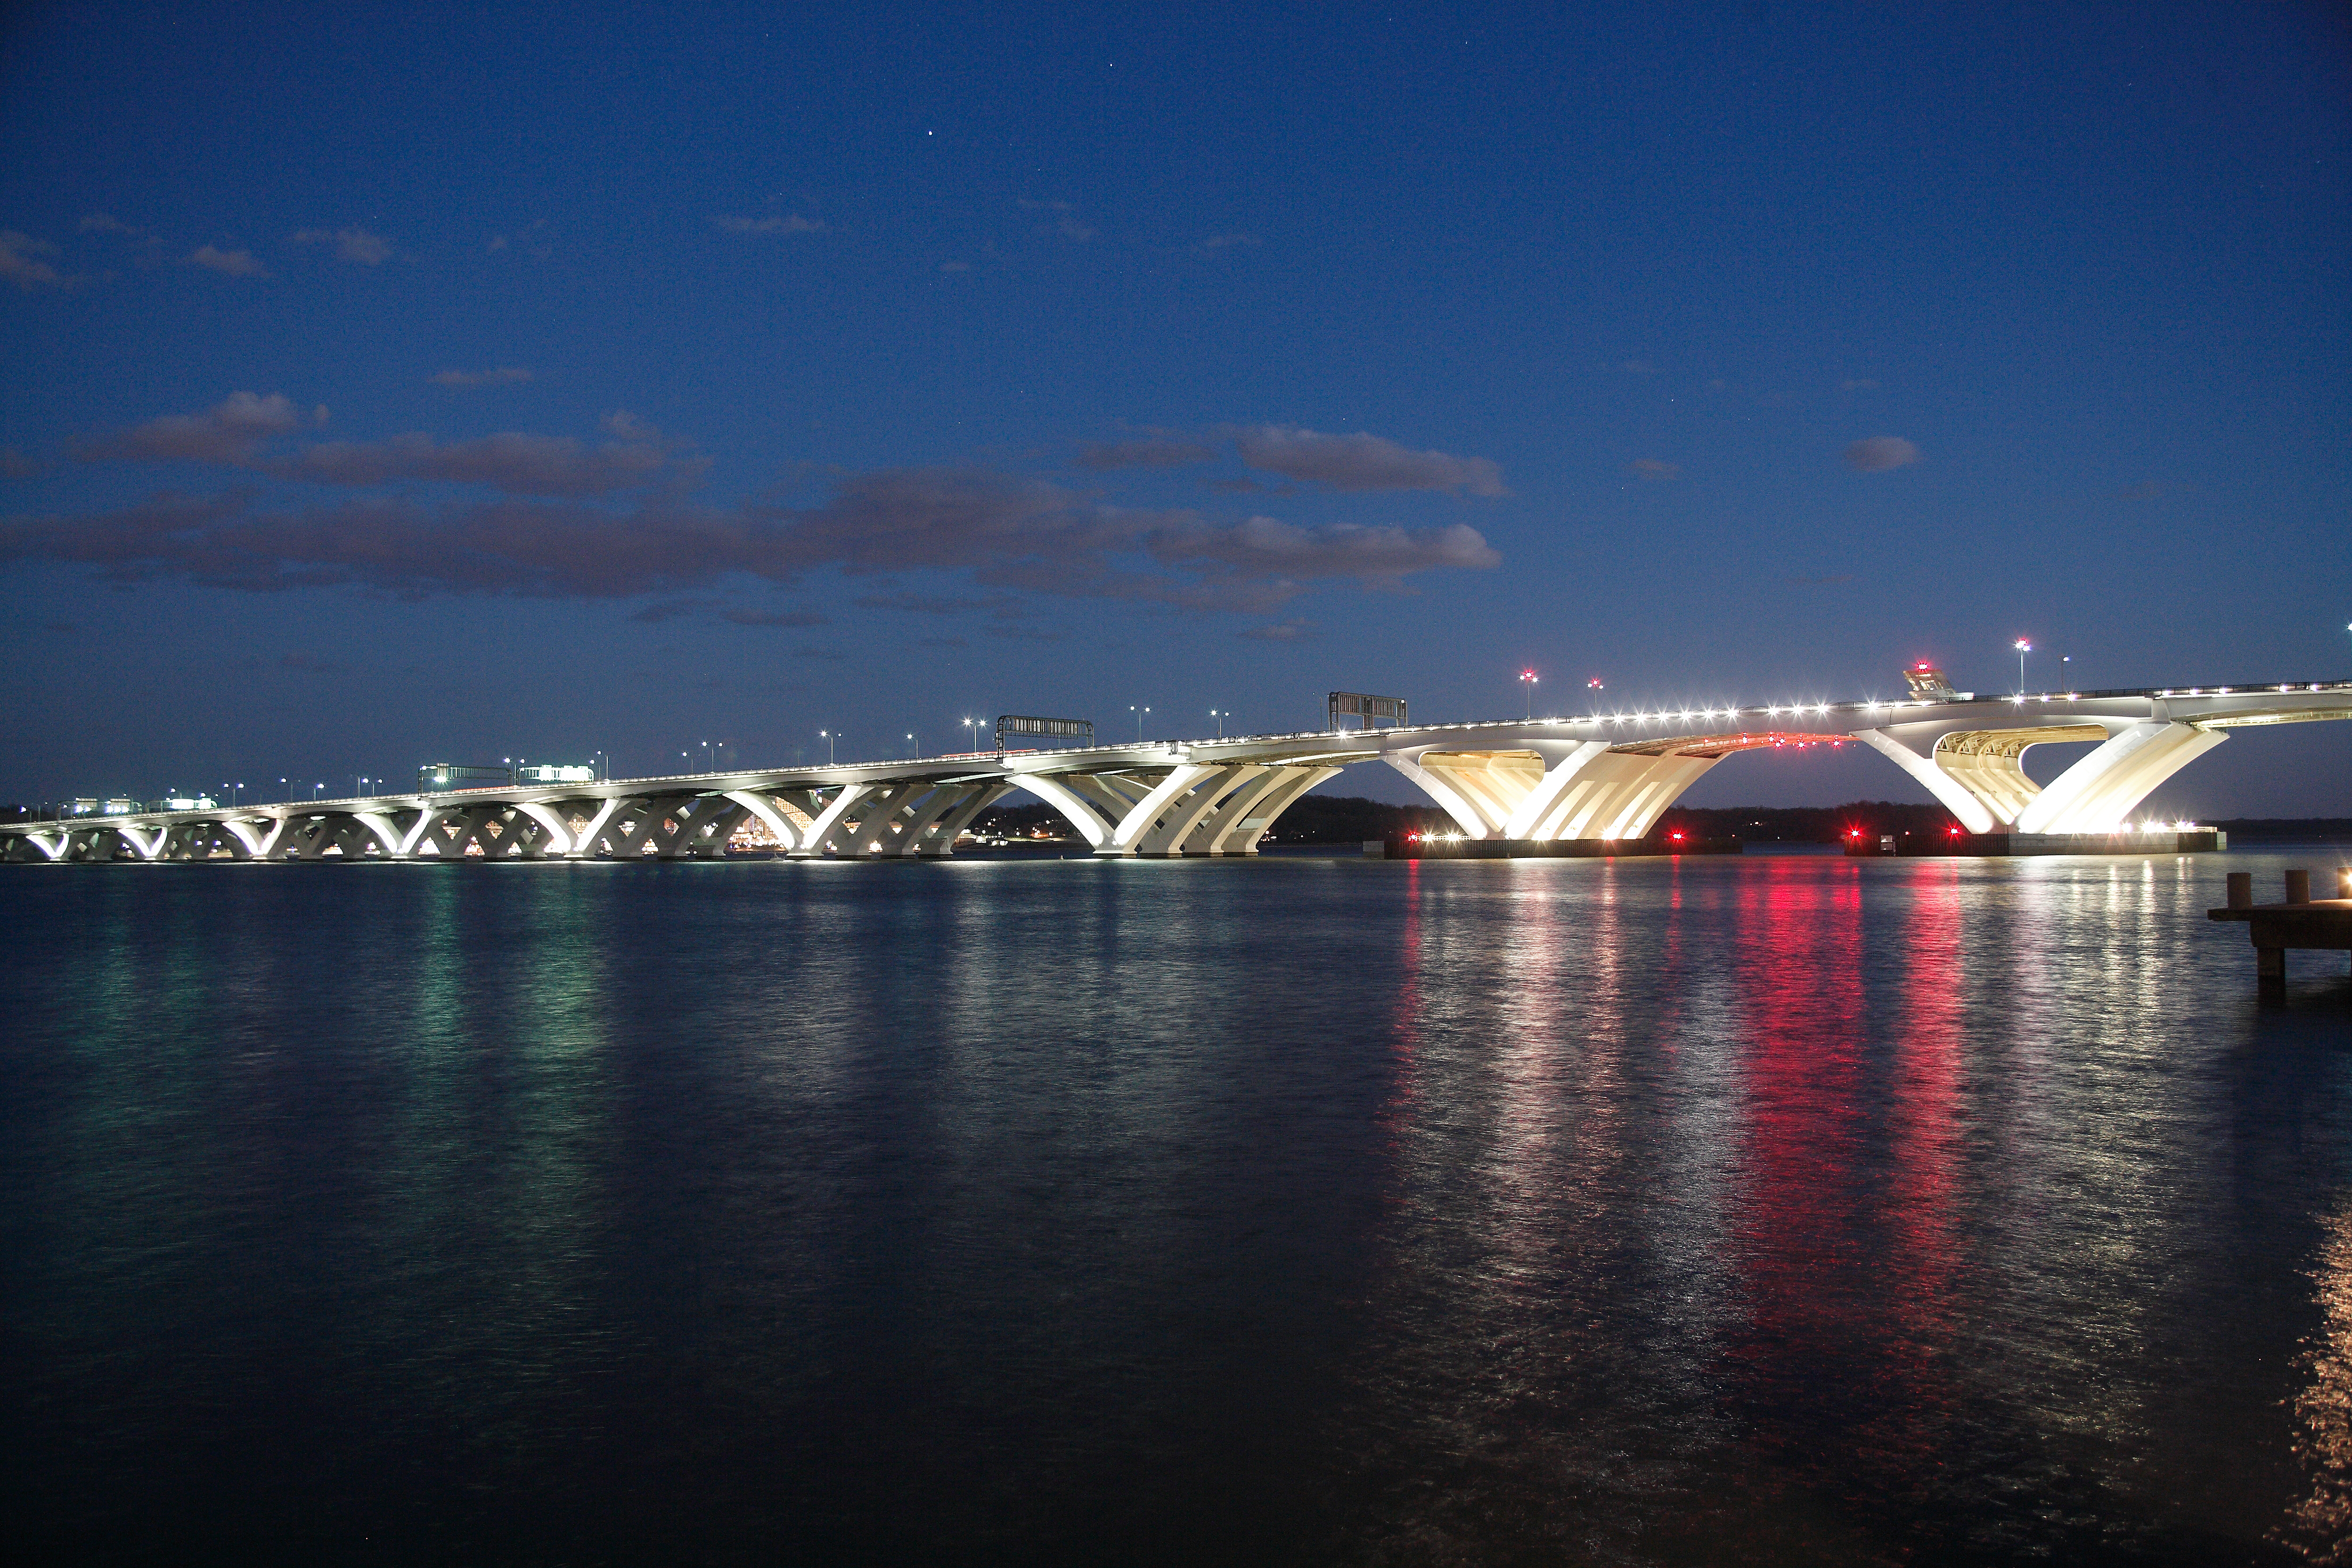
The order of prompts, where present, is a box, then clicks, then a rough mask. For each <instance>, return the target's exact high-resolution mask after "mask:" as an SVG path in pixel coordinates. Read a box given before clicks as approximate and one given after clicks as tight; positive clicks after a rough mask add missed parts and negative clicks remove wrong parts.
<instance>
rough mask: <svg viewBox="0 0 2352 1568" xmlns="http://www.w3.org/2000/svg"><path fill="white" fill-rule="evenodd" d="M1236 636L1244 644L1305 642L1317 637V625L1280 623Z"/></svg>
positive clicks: (1292, 622)
mask: <svg viewBox="0 0 2352 1568" xmlns="http://www.w3.org/2000/svg"><path fill="white" fill-rule="evenodd" d="M1234 635H1235V636H1237V637H1240V638H1241V639H1242V640H1243V641H1244V642H1304V641H1306V640H1307V638H1309V637H1313V636H1314V635H1315V623H1314V622H1313V621H1280V622H1277V623H1276V624H1275V625H1273V626H1252V627H1250V628H1249V629H1248V630H1246V631H1243V632H1237V633H1235V634H1234Z"/></svg>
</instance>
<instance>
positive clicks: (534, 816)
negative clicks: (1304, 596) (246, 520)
mask: <svg viewBox="0 0 2352 1568" xmlns="http://www.w3.org/2000/svg"><path fill="white" fill-rule="evenodd" d="M2335 719H2352V681H2288V682H2269V683H2262V684H2257V685H2239V686H2226V687H2201V688H2200V687H2187V688H2174V687H2167V688H2162V689H2134V690H2127V691H2089V692H2040V693H2034V694H2031V695H2016V696H2004V697H1998V698H1977V697H1974V696H1972V695H1969V694H1966V693H1949V692H1945V693H1940V694H1936V695H1929V696H1924V697H1916V698H1912V699H1906V700H1899V701H1888V702H1839V703H1832V702H1822V703H1814V704H1810V705H1780V706H1769V707H1762V708H1757V707H1742V708H1721V709H1690V710H1657V711H1643V712H1622V713H1596V714H1591V715H1588V716H1586V717H1582V718H1574V719H1567V718H1561V719H1536V720H1529V721H1520V720H1507V721H1496V722H1486V723H1470V724H1436V725H1421V726H1413V727H1405V726H1399V727H1396V728H1391V729H1374V730H1357V731H1312V732H1307V733H1302V734H1292V735H1253V736H1244V737H1235V738H1232V739H1218V740H1194V741H1152V742H1140V743H1138V744H1136V745H1131V746H1129V745H1113V746H1092V747H1087V748H1085V749H1082V750H1074V751H1061V752H1045V751H1036V752H1020V751H1013V752H977V753H966V754H961V755H954V756H941V757H929V758H920V759H916V760H913V761H906V762H887V763H852V764H846V765H843V766H837V767H836V766H825V767H814V768H777V769H756V768H755V769H746V770H740V771H735V772H727V773H697V774H688V775H680V776H677V777H668V778H653V779H622V780H608V781H602V782H594V783H586V784H529V785H518V784H498V785H493V786H490V787H486V788H470V789H457V790H447V791H440V792H420V793H412V794H403V795H375V796H369V797H365V798H359V799H350V800H333V801H317V802H307V801H295V802H289V803H285V804H281V805H245V806H240V807H236V808H222V807H220V806H217V805H205V807H203V808H202V809H195V810H186V811H166V812H140V813H130V814H124V815H121V816H92V817H79V818H73V819H69V820H65V821H55V822H30V823H15V824H6V825H0V858H6V859H9V860H14V861H31V862H41V863H52V864H53V863H59V862H90V861H107V860H124V859H130V860H142V861H175V860H183V861H184V860H219V859H229V860H318V859H328V858H335V859H344V860H351V859H360V858H369V859H385V860H416V859H435V858H439V859H446V858H456V857H460V856H469V855H482V856H488V857H491V858H524V859H548V858H572V859H578V858H605V857H617V858H630V857H638V856H658V857H662V858H688V857H702V858H715V857H718V856H720V855H723V854H724V853H725V852H726V847H727V844H728V841H729V839H730V837H733V835H734V833H735V831H736V829H737V828H738V827H739V826H742V825H743V824H744V823H745V822H746V820H747V819H749V818H754V817H756V818H757V819H758V820H759V821H760V822H761V823H762V824H763V825H764V826H766V828H767V830H768V832H769V833H770V834H772V836H773V837H774V838H775V839H776V841H777V842H778V843H779V844H780V845H782V847H783V849H784V851H785V852H786V853H787V854H790V855H792V856H794V857H798V858H810V857H817V856H835V857H845V858H849V857H872V858H903V857H934V856H941V855H946V854H949V853H950V851H951V850H952V848H953V847H954V845H955V841H956V837H957V836H958V835H959V834H961V832H962V831H963V830H964V828H965V827H966V826H969V825H970V824H971V821H972V820H973V819H974V818H975V817H976V816H979V814H980V813H981V812H982V811H984V810H986V809H987V808H988V807H989V806H990V805H993V804H994V803H995V802H997V801H998V800H1000V799H1001V798H1003V796H1005V795H1008V794H1010V793H1011V792H1013V791H1015V790H1021V791H1025V792H1027V793H1028V794H1030V795H1034V796H1035V797H1037V798H1038V799H1040V800H1043V801H1045V802H1046V803H1047V804H1048V805H1052V806H1053V807H1055V810H1057V811H1058V812H1060V813H1061V815H1062V816H1065V817H1066V818H1067V819H1068V820H1069V822H1070V825H1071V826H1072V827H1073V828H1074V829H1075V830H1076V833H1077V834H1078V835H1079V836H1080V837H1082V838H1084V839H1085V840H1086V842H1087V844H1088V845H1090V846H1092V847H1093V849H1094V852H1095V853H1096V854H1097V855H1108V856H1189V855H1254V854H1255V853H1256V852H1257V847H1258V843H1259V841H1260V840H1261V839H1262V838H1263V837H1265V833H1266V831H1267V829H1269V828H1270V827H1272V826H1274V824H1275V822H1276V820H1277V819H1279V818H1280V816H1282V813H1283V812H1284V810H1285V809H1286V808H1287V807H1288V806H1289V805H1291V803H1292V802H1294V801H1296V800H1297V798H1298V797H1299V796H1300V795H1304V794H1306V793H1307V791H1308V790H1310V789H1312V788H1313V787H1314V786H1315V785H1317V784H1320V783H1322V782H1323V781H1324V780H1326V779H1328V778H1330V777H1332V776H1333V775H1334V774H1336V773H1338V772H1339V770H1340V769H1342V768H1344V767H1347V766H1349V765H1350V764H1353V763H1369V762H1380V763H1387V764H1388V765H1390V766H1391V767H1393V768H1395V769H1397V770H1398V771H1399V772H1401V773H1403V774H1404V775H1405V776H1406V777H1407V778H1410V779H1412V781H1413V782H1414V783H1415V784H1418V785H1419V786H1420V787H1421V788H1422V789H1423V791H1424V792H1425V793H1426V794H1427V795H1429V797H1430V798H1431V799H1432V800H1433V801H1435V802H1436V803H1437V804H1438V805H1440V806H1443V807H1444V809H1445V811H1446V812H1447V813H1448V814H1449V815H1450V816H1452V817H1453V818H1454V821H1455V822H1456V823H1457V824H1458V825H1459V826H1460V827H1461V830H1462V832H1463V834H1464V836H1465V837H1469V838H1514V839H1601V840H1612V839H1630V838H1638V837H1642V836H1643V834H1645V833H1647V832H1648V831H1649V829H1650V827H1651V826H1652V825H1653V824H1654V823H1655V822H1656V821H1657V819H1658V817H1659V816H1660V814H1661V813H1663V812H1664V810H1665V809H1666V808H1667V807H1668V806H1669V805H1673V804H1674V802H1675V799H1676V798H1677V797H1678V796H1680V795H1682V793H1683V792H1684V791H1685V790H1686V789H1688V788H1689V787H1690V785H1691V784H1693V783H1694V782H1696V780H1697V779H1698V778H1699V777H1700V775H1702V774H1704V773H1706V772H1707V770H1709V769H1710V768H1713V767H1714V766H1715V765H1716V764H1717V763H1720V762H1722V761H1723V760H1724V759H1726V758H1727V757H1732V756H1736V755H1738V754H1739V753H1741V752H1749V751H1755V750H1759V749H1764V748H1785V747H1790V746H1818V745H1824V744H1839V745H1843V744H1848V743H1853V744H1860V745H1864V746H1868V747H1870V748H1872V749H1873V750H1874V751H1876V752H1880V753H1882V754H1883V755H1885V757H1886V758H1887V759H1888V760H1889V761H1890V762H1892V763H1895V765H1896V766H1897V767H1900V768H1901V769H1903V770H1904V771H1905V772H1906V773H1909V774H1910V775H1911V776H1912V777H1913V778H1914V779H1916V780H1917V781H1918V783H1919V784H1922V785H1924V786H1925V787H1926V788H1927V790H1928V792H1929V793H1930V794H1932V795H1935V797H1936V798H1937V800H1939V801H1941V802H1942V803H1943V804H1944V805H1946V806H1948V807H1949V808H1950V810H1951V812H1952V815H1953V816H1956V817H1958V819H1959V820H1960V822H1961V823H1962V824H1963V825H1964V826H1967V827H1968V828H1969V831H1970V832H1974V833H1990V832H1999V831H2014V832H2018V833H2027V834H2104V833H2109V832H2114V831H2116V830H2118V829H2119V827H2120V826H2122V825H2123V824H2124V823H2125V822H2126V818H2127V817H2128V816H2129V815H2130V813H2131V812H2132V811H2133V810H2134V808H2136V807H2137V805H2139V803H2140V802H2141V801H2143V800H2145V799H2146V798H2147V795H2148V794H2149V793H2150V792H2151V791H2153V790H2154V789H2155V788H2156V787H2157V786H2158V784H2162V783H2163V782H2164V781H2165V780H2166V779H2168V778H2169V777H2170V776H2171V775H2172V774H2173V773H2176V772H2178V771H2179V769H2180V768H2182V767H2184V766H2186V765H2187V764H2188V763H2190V762H2192V761H2194V760H2195V759H2196V758H2198V757H2200V756H2202V755H2203V754H2204V753H2205V752H2209V751H2210V750H2211V749H2212V748H2214V747H2215V746H2218V745H2220V744H2221V742H2224V741H2225V740H2227V739H2228V738H2229V737H2230V734H2231V731H2234V730H2239V729H2245V728H2259V727H2263V726H2267V725H2273V724H2293V723H2305V722H2311V721H2324V720H2335ZM2075 742H2095V744H2094V745H2093V748H2092V750H2091V751H2090V752H2087V753H2086V754H2084V756H2083V757H2081V758H2079V759H2078V760H2077V761H2075V762H2074V763H2073V764H2072V765H2071V766H2069V767H2068V768H2067V769H2066V770H2065V771H2064V772H2063V773H2061V774H2060V775H2059V776H2058V777H2057V778H2056V779H2055V780H2053V782H2052V783H2051V784H2049V786H2048V787H2046V788H2044V787H2042V786H2040V785H2037V784H2035V783H2034V782H2033V781H2032V779H2031V778H2029V777H2028V776H2027V775H2026V773H2025V771H2024V769H2023V767H2022V766H2021V760H2022V758H2023V756H2024V754H2025V752H2027V751H2028V750H2029V749H2030V748H2032V747H2033V746H2036V745H2043V744H2051V743H2075Z"/></svg>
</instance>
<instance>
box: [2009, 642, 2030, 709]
mask: <svg viewBox="0 0 2352 1568" xmlns="http://www.w3.org/2000/svg"><path fill="white" fill-rule="evenodd" d="M2011 646H2012V647H2015V648H2016V649H2017V694H2018V695H2019V696H2020V697H2022V696H2024V695H2025V656H2026V655H2027V654H2029V653H2032V651H2033V645H2032V643H2030V642H2028V641H2026V640H2025V639H2024V638H2023V637H2020V638H2018V639H2017V641H2016V642H2015V643H2014V644H2012V645H2011Z"/></svg>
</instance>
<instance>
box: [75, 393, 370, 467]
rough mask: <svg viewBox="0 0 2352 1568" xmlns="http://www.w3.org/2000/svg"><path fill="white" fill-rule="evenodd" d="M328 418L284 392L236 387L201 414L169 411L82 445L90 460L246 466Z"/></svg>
mask: <svg viewBox="0 0 2352 1568" xmlns="http://www.w3.org/2000/svg"><path fill="white" fill-rule="evenodd" d="M326 422H327V410H326V409H325V407H324V406H323V405H322V406H320V407H318V408H315V409H311V410H309V411H307V412H306V411H305V410H303V409H300V408H297V407H296V406H295V405H294V404H293V403H292V402H291V401H290V400H289V399H288V398H287V397H286V396H285V395H283V394H280V393H275V392H273V393H271V394H270V395H268V396H267V397H262V396H259V395H256V394H254V393H250V392H232V393H230V394H229V395H228V396H227V397H226V399H225V400H223V401H222V402H220V403H216V404H215V405H213V406H212V407H210V408H208V409H206V410H205V412H204V413H202V414H170V415H166V416H163V418H161V419H151V420H149V421H148V422H147V423H146V424H144V425H140V426H133V427H132V428H131V429H129V430H125V431H123V432H122V433H121V434H120V435H117V436H112V437H108V438H107V439H105V440H103V441H100V442H98V443H96V444H94V445H92V446H89V447H84V448H83V449H82V452H81V456H82V457H83V458H85V459H87V460H89V461H93V462H97V461H115V462H132V463H214V464H219V465H223V466H226V467H231V468H245V467H248V466H250V465H252V464H253V463H255V462H256V461H257V458H258V454H259V452H260V450H261V448H262V447H263V446H264V445H266V444H267V443H268V442H269V441H270V440H272V439H274V438H275V437H279V436H289V435H292V434H293V433H294V432H296V431H298V430H302V429H307V428H310V427H311V426H319V425H324V424H325V423H326Z"/></svg>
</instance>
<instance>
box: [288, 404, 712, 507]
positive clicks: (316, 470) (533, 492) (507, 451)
mask: <svg viewBox="0 0 2352 1568" xmlns="http://www.w3.org/2000/svg"><path fill="white" fill-rule="evenodd" d="M606 427H607V429H608V431H614V433H616V434H618V435H619V436H620V437H622V438H620V439H615V440H610V441H604V442H602V443H599V444H598V445H595V446H593V447H592V446H589V445H587V444H586V443H584V442H582V441H580V440H577V439H575V438H574V437H570V436H534V435H528V434H525V433H522V432H520V431H508V432H505V433H502V434H499V435H496V436H484V437H480V438H478V439H477V440H472V441H452V442H449V443H447V444H446V445H443V444H441V443H438V442H436V441H435V440H434V439H433V438H432V437H430V436H425V435H407V436H394V437H391V438H390V439H388V440H383V441H322V442H320V444H319V445H317V446H315V447H308V448H306V449H304V450H303V451H302V452H300V453H299V454H298V455H296V456H294V457H292V458H287V459H284V460H282V461H279V462H276V463H272V464H269V465H268V467H267V469H266V471H267V472H269V473H271V474H274V475H276V476H277V477H278V478H280V479H302V480H307V481H309V482H310V483H312V484H321V485H344V486H352V487H365V486H371V485H382V484H387V483H390V482H392V481H394V480H396V479H415V480H425V481H428V482H438V483H446V484H461V485H484V486H487V487H488V488H489V489H495V490H500V491H503V492H505V493H506V494H508V495H526V496H574V497H576V496H600V495H610V494H612V493H613V492H614V491H615V490H626V489H637V488H639V487H641V486H644V485H646V484H650V483H652V482H653V481H654V480H655V479H659V478H661V477H663V475H664V473H665V472H666V471H667V469H668V468H669V467H670V460H671V457H672V450H671V447H670V446H669V445H668V444H667V442H665V441H663V440H661V439H660V438H659V436H658V433H657V432H649V431H643V430H642V428H641V427H638V428H633V427H632V426H630V425H628V424H627V423H622V424H620V425H618V426H615V425H614V422H613V421H612V420H611V419H610V418H609V417H608V419H607V421H606Z"/></svg>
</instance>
